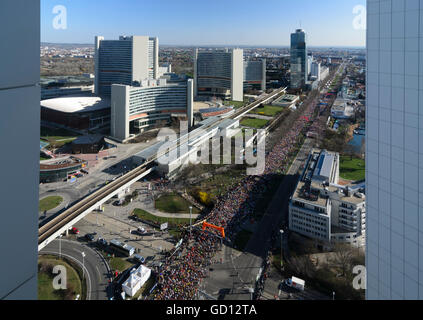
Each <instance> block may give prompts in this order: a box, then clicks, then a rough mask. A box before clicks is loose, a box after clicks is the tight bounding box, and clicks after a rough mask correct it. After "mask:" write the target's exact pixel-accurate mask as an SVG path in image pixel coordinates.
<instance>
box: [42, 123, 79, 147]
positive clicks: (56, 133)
mask: <svg viewBox="0 0 423 320" xmlns="http://www.w3.org/2000/svg"><path fill="white" fill-rule="evenodd" d="M40 133H41V139H42V140H45V141H48V142H49V143H50V145H52V146H55V147H60V146H63V145H65V144H66V143H68V142H71V141H73V140H75V139H76V137H77V136H78V135H77V134H75V133H73V132H71V131H68V130H66V129H61V128H59V129H53V128H47V127H41V131H40Z"/></svg>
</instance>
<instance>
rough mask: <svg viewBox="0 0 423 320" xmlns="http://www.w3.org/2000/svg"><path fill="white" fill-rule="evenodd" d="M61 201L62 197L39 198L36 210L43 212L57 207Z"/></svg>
mask: <svg viewBox="0 0 423 320" xmlns="http://www.w3.org/2000/svg"><path fill="white" fill-rule="evenodd" d="M62 201H63V198H62V197H59V196H51V197H47V198H44V199H41V200H40V201H39V203H38V211H40V212H44V211H49V210H52V209H54V208H57V207H58V206H59V205H60V204H61V203H62Z"/></svg>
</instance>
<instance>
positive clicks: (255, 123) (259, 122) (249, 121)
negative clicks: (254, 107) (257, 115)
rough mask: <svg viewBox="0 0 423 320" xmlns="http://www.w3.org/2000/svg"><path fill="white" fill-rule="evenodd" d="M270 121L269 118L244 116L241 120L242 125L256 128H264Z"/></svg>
mask: <svg viewBox="0 0 423 320" xmlns="http://www.w3.org/2000/svg"><path fill="white" fill-rule="evenodd" d="M268 123H269V121H268V120H263V119H253V118H244V119H242V121H241V125H242V126H244V127H250V128H255V129H262V128H264V127H266V126H267V124H268Z"/></svg>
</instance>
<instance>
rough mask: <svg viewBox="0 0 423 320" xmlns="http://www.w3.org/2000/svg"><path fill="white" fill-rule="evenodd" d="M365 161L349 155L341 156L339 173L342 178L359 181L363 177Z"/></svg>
mask: <svg viewBox="0 0 423 320" xmlns="http://www.w3.org/2000/svg"><path fill="white" fill-rule="evenodd" d="M365 169H366V168H365V161H364V160H362V159H358V158H352V160H351V157H350V156H341V163H340V168H339V175H340V177H341V178H342V179H345V180H353V181H361V180H364V179H365V175H366V174H365Z"/></svg>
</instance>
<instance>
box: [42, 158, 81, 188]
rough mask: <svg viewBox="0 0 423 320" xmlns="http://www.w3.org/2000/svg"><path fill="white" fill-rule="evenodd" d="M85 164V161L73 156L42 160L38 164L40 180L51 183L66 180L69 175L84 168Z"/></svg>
mask: <svg viewBox="0 0 423 320" xmlns="http://www.w3.org/2000/svg"><path fill="white" fill-rule="evenodd" d="M86 165H87V162H86V161H83V160H80V159H78V158H74V157H69V158H65V159H54V160H49V161H43V163H42V164H40V182H41V183H51V182H59V181H64V180H67V178H68V176H69V175H71V174H73V173H76V172H78V171H79V170H81V169H82V168H85V167H86Z"/></svg>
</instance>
